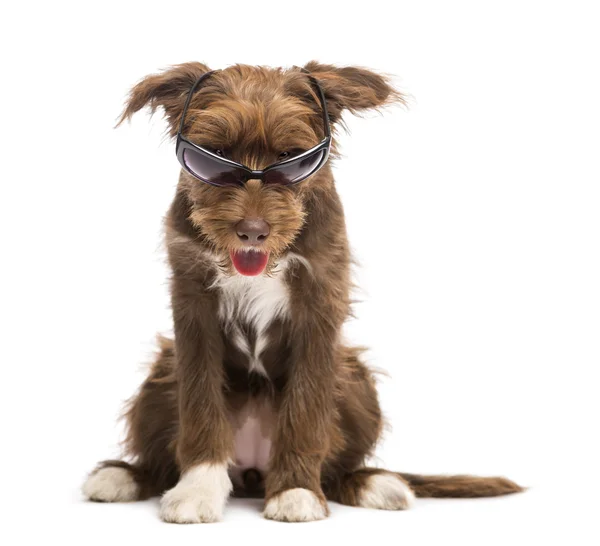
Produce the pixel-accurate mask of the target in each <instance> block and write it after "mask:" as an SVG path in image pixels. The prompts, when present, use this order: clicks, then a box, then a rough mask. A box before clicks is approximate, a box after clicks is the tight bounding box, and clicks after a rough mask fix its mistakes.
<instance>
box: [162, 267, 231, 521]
mask: <svg viewBox="0 0 600 546" xmlns="http://www.w3.org/2000/svg"><path fill="white" fill-rule="evenodd" d="M172 299H173V318H174V324H175V356H176V359H177V374H178V377H177V380H178V396H179V433H178V440H177V460H178V464H179V468H180V470H181V477H180V480H179V483H178V484H177V485H176V486H175V487H174V488H173V489H171V490H169V491H167V492H166V493H165V495H164V496H163V498H162V499H161V508H160V514H161V517H162V519H163V520H165V521H169V522H173V523H201V522H212V521H217V520H219V519H221V517H222V514H223V509H224V507H225V503H226V502H227V498H228V497H229V494H230V493H231V489H232V484H231V480H230V479H229V476H228V472H227V469H228V462H229V460H230V458H231V455H232V448H233V438H232V432H231V427H230V424H229V422H228V420H227V416H226V411H225V399H224V395H223V367H222V366H223V342H222V338H221V335H220V331H219V326H218V321H217V319H216V317H217V310H216V302H215V301H214V298H213V297H212V295H211V294H210V293H207V292H205V293H203V292H202V289H201V287H199V286H198V285H197V283H193V284H192V283H186V282H184V281H178V280H177V279H175V282H174V286H173V290H172Z"/></svg>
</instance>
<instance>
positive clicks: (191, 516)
mask: <svg viewBox="0 0 600 546" xmlns="http://www.w3.org/2000/svg"><path fill="white" fill-rule="evenodd" d="M231 489H232V485H231V480H230V479H229V476H228V475H227V465H225V464H200V465H198V466H195V467H193V468H191V469H190V470H188V471H187V472H185V473H184V474H183V476H182V477H181V479H180V480H179V483H178V484H177V485H176V486H175V487H174V488H173V489H170V490H169V491H167V492H166V493H165V494H164V495H163V497H162V499H161V501H160V517H161V518H162V519H163V520H164V521H168V522H170V523H211V522H213V521H219V520H220V519H221V518H222V517H223V510H224V508H225V504H226V503H227V499H228V497H229V494H230V493H231Z"/></svg>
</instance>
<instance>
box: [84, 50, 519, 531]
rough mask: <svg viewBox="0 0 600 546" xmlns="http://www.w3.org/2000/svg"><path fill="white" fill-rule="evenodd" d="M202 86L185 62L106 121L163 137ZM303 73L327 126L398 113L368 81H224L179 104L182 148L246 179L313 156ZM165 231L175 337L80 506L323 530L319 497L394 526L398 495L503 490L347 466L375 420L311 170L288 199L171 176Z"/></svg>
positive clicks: (344, 71)
mask: <svg viewBox="0 0 600 546" xmlns="http://www.w3.org/2000/svg"><path fill="white" fill-rule="evenodd" d="M208 70H209V69H208V68H207V67H206V66H205V65H203V64H200V63H187V64H183V65H179V66H175V67H173V68H171V69H170V70H167V71H165V72H163V73H161V74H158V75H152V76H148V77H147V78H145V79H144V80H143V81H141V82H140V83H139V84H138V85H136V86H135V87H134V88H133V90H132V91H131V95H130V97H129V101H128V103H127V106H126V108H125V111H124V113H123V116H122V118H121V121H123V120H125V119H128V118H129V117H130V116H132V115H133V114H134V113H135V112H137V111H138V110H140V109H141V108H143V107H145V106H149V107H150V108H151V110H152V111H154V110H156V109H157V108H159V107H161V108H163V110H164V112H165V115H166V118H167V120H168V122H169V127H170V133H171V135H172V136H175V135H176V133H177V129H178V126H179V124H180V123H181V118H182V113H183V110H184V104H185V101H186V98H187V96H188V93H189V91H190V89H191V88H192V86H193V85H194V83H195V82H196V81H197V80H198V78H199V77H200V76H202V75H203V74H204V73H206V72H207V71H208ZM306 72H308V73H310V75H312V76H313V77H314V78H316V80H317V81H318V82H319V84H320V86H321V88H322V89H323V91H324V96H325V99H326V105H327V109H328V111H329V119H330V121H331V123H332V124H334V126H335V124H339V123H340V122H341V116H342V113H343V112H344V111H345V110H349V111H351V112H360V111H362V110H365V109H369V108H377V107H380V106H382V105H385V104H388V103H391V102H394V101H402V96H401V95H400V94H399V93H398V92H396V91H395V90H394V89H393V88H392V87H391V86H390V84H389V82H388V81H387V80H386V78H384V77H382V76H380V75H378V74H375V73H373V72H371V71H368V70H364V69H361V68H351V67H347V68H337V67H334V66H328V65H322V64H318V63H316V62H311V63H309V64H308V65H306V66H305V67H304V69H298V68H293V69H290V70H282V69H267V68H263V67H251V66H241V65H238V66H232V67H229V68H227V69H225V70H222V71H219V72H216V73H214V74H213V75H211V76H210V78H208V79H207V80H206V82H205V83H204V85H202V86H201V87H200V88H199V89H198V90H197V91H196V92H195V93H194V94H193V95H191V102H190V108H189V111H188V113H187V115H186V119H185V120H184V122H183V123H182V127H183V129H184V134H185V135H186V137H187V138H188V139H189V140H190V141H192V142H193V143H195V144H198V145H201V146H203V147H206V148H208V149H209V150H212V152H213V153H214V155H217V156H219V157H226V158H229V159H231V160H232V161H235V162H237V163H241V164H243V165H246V166H248V167H249V168H250V169H254V170H257V169H263V168H265V167H266V166H267V165H271V164H274V163H277V162H278V161H282V160H285V159H286V158H288V157H290V156H292V157H293V155H294V154H297V153H299V151H302V150H307V149H309V148H311V147H313V146H315V145H317V144H318V143H319V142H320V141H321V140H322V139H323V137H324V134H325V131H324V126H323V119H322V109H321V107H320V105H319V102H318V101H317V100H316V99H315V91H314V88H313V86H312V85H311V80H310V77H309V76H307V73H306ZM166 232H167V236H166V241H167V248H168V255H169V262H170V265H171V268H172V271H173V278H172V285H171V295H172V307H173V319H174V325H175V339H174V341H173V340H169V339H161V351H160V354H159V355H158V358H157V360H156V362H155V363H154V365H153V366H152V369H151V371H150V375H149V377H148V378H147V379H146V381H145V382H144V384H143V385H142V387H141V390H140V392H139V393H138V394H137V395H136V396H135V397H134V398H133V399H132V401H131V402H130V405H129V408H128V411H127V414H126V416H127V421H128V436H127V441H126V447H127V455H129V456H130V457H131V458H132V463H131V464H130V463H125V462H121V461H106V462H104V463H101V464H100V465H99V467H98V468H97V469H96V470H95V471H94V472H92V474H91V475H90V477H89V478H88V480H87V482H86V483H85V485H84V487H83V491H84V494H85V495H86V496H87V497H88V498H89V499H92V500H97V501H133V500H137V499H143V498H147V497H149V496H152V495H160V494H163V493H164V495H163V497H162V501H161V517H162V518H163V519H164V520H165V521H171V522H177V523H195V522H209V521H215V520H218V519H220V518H221V516H222V513H223V508H224V506H225V503H226V501H227V498H228V497H229V495H230V494H231V492H232V490H233V492H234V493H235V494H238V495H252V496H257V495H260V496H262V495H264V497H265V508H264V515H265V517H267V518H271V519H275V520H281V521H311V520H317V519H322V518H324V517H326V516H327V514H328V508H327V499H329V500H333V501H336V502H339V503H342V504H347V505H351V506H364V507H369V508H379V509H387V510H400V509H404V508H407V507H408V506H409V505H410V504H411V502H412V500H413V498H414V495H416V496H421V497H478V496H493V495H503V494H507V493H513V492H516V491H520V487H519V486H518V485H516V484H515V483H513V482H511V481H509V480H506V479H504V478H475V477H470V476H448V477H441V476H438V477H425V476H417V475H410V474H400V473H397V472H390V471H386V470H381V469H376V468H366V467H365V466H364V463H365V460H366V459H367V458H368V457H369V456H370V455H371V454H372V452H373V449H374V447H375V445H376V443H377V440H378V438H379V436H380V433H381V429H382V417H381V412H380V409H379V404H378V400H377V393H376V390H375V385H374V381H373V376H372V373H371V372H370V371H369V369H368V368H367V367H366V366H365V365H364V364H363V363H362V362H361V360H360V351H359V350H358V349H356V348H352V347H347V346H345V345H343V343H342V340H341V338H340V332H341V328H342V324H343V323H344V321H345V320H346V318H347V317H348V316H349V313H350V288H351V282H350V274H349V269H350V253H349V250H348V241H347V238H346V229H345V224H344V214H343V210H342V205H341V203H340V200H339V197H338V194H337V193H336V190H335V185H334V181H333V176H332V172H331V168H330V165H329V163H326V164H325V165H324V166H323V167H322V168H321V169H320V170H318V172H316V173H314V174H312V175H311V176H309V177H308V178H307V179H306V180H304V181H302V182H300V183H299V184H295V185H290V186H283V185H278V184H266V183H263V182H261V181H260V180H257V179H250V180H247V181H246V182H245V183H244V184H240V185H236V186H225V187H214V186H212V185H210V184H206V183H203V182H201V181H199V180H198V179H196V178H194V177H193V176H192V175H191V174H190V173H188V172H187V171H186V170H185V169H184V170H182V172H181V176H180V179H179V185H178V188H177V192H176V194H175V198H174V201H173V203H172V205H171V208H170V210H169V213H168V215H167V219H166ZM257 264H258V265H257ZM248 268H250V270H251V271H250V274H251V275H252V276H249V274H248V271H249V269H248ZM263 269H264V270H263ZM243 273H245V274H243ZM165 491H166V493H165Z"/></svg>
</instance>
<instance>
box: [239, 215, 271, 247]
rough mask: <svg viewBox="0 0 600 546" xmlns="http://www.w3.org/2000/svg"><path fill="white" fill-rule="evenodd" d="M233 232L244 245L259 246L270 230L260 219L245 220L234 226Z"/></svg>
mask: <svg viewBox="0 0 600 546" xmlns="http://www.w3.org/2000/svg"><path fill="white" fill-rule="evenodd" d="M235 232H236V233H237V236H238V237H239V239H240V241H242V242H243V243H244V244H246V245H260V244H262V243H264V242H265V240H266V239H267V237H268V236H269V233H270V232H271V228H270V227H269V224H267V222H265V221H264V220H263V219H262V218H245V219H244V220H242V221H241V222H238V223H237V224H236V226H235Z"/></svg>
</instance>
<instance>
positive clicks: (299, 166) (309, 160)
mask: <svg viewBox="0 0 600 546" xmlns="http://www.w3.org/2000/svg"><path fill="white" fill-rule="evenodd" d="M323 154H325V150H318V151H316V152H315V153H314V154H311V155H309V156H307V157H305V158H303V159H299V160H298V161H291V162H290V163H286V164H285V165H281V166H275V167H273V168H271V169H269V170H268V171H267V172H265V178H264V180H265V183H266V184H283V185H287V184H294V183H295V182H299V181H300V180H302V179H303V178H306V177H307V176H309V175H311V174H312V173H313V172H314V171H315V169H316V168H317V167H318V166H319V163H321V160H322V159H323Z"/></svg>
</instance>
